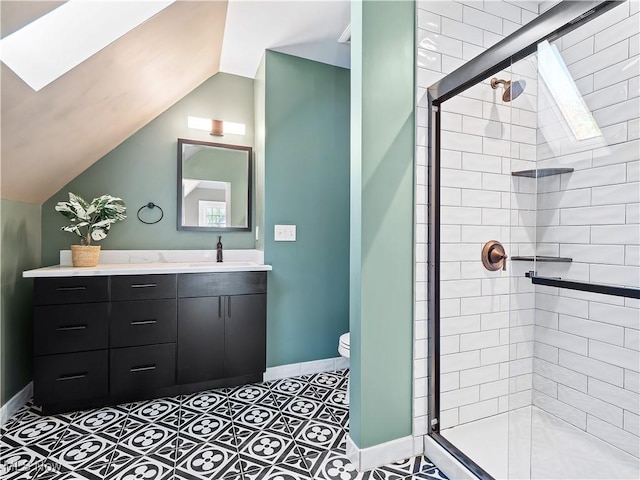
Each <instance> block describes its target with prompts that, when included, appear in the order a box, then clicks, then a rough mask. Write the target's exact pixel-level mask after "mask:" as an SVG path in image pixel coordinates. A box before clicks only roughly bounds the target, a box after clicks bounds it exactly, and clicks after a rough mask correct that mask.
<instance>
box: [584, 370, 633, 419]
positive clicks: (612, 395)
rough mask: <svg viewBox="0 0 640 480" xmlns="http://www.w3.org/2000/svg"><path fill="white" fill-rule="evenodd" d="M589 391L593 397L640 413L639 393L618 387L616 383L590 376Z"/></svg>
mask: <svg viewBox="0 0 640 480" xmlns="http://www.w3.org/2000/svg"><path fill="white" fill-rule="evenodd" d="M588 393H589V395H591V396H592V397H596V398H599V399H600V400H604V401H605V402H608V403H610V404H612V405H617V406H619V407H622V408H624V409H625V410H629V411H630V412H632V413H635V414H636V415H638V414H640V398H639V397H638V394H637V393H634V392H631V391H629V390H626V389H623V388H620V387H616V386H615V385H611V384H610V383H607V382H602V381H600V380H598V379H595V378H589V391H588Z"/></svg>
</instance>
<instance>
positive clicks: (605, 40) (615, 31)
mask: <svg viewBox="0 0 640 480" xmlns="http://www.w3.org/2000/svg"><path fill="white" fill-rule="evenodd" d="M639 24H640V19H638V17H637V16H636V15H633V16H631V17H629V18H626V19H624V20H622V21H621V22H619V23H616V24H614V25H612V26H610V27H608V28H606V29H604V30H601V31H600V32H598V33H596V34H595V36H594V37H595V42H596V43H595V47H596V49H595V51H596V52H598V51H600V50H603V49H605V48H607V47H609V46H611V45H614V44H616V43H619V42H620V41H622V40H624V39H626V38H629V37H631V36H633V34H634V33H635V32H637V31H638V25H639Z"/></svg>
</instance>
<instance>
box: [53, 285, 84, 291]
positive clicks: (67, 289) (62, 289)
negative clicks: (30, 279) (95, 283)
mask: <svg viewBox="0 0 640 480" xmlns="http://www.w3.org/2000/svg"><path fill="white" fill-rule="evenodd" d="M86 289H87V287H84V286H80V287H58V288H56V290H58V291H59V292H70V291H73V290H86Z"/></svg>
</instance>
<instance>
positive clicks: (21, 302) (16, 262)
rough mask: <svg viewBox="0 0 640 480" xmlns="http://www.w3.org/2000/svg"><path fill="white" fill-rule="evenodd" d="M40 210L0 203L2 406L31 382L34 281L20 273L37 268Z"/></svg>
mask: <svg viewBox="0 0 640 480" xmlns="http://www.w3.org/2000/svg"><path fill="white" fill-rule="evenodd" d="M40 212H41V207H40V205H31V204H28V203H21V202H14V201H11V200H5V199H2V203H1V204H0V223H1V232H2V243H1V244H0V245H1V246H0V257H1V271H2V302H1V304H0V305H1V307H0V308H1V310H2V314H1V322H2V355H1V356H2V392H1V395H0V400H1V403H2V404H3V405H4V404H5V403H6V402H7V400H9V399H10V398H11V397H12V396H14V395H15V394H16V393H18V392H19V391H20V390H21V389H22V388H23V387H24V386H26V385H27V384H28V383H29V382H30V381H31V365H32V363H31V355H32V349H31V344H32V340H31V334H32V328H33V327H32V321H33V313H32V312H33V306H32V299H33V280H32V279H24V278H22V272H23V270H30V269H32V268H38V267H40V242H41V226H40Z"/></svg>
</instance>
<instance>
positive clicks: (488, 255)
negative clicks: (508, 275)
mask: <svg viewBox="0 0 640 480" xmlns="http://www.w3.org/2000/svg"><path fill="white" fill-rule="evenodd" d="M480 258H481V260H482V265H484V268H486V269H487V270H489V271H492V272H495V271H496V270H500V269H502V270H506V269H507V258H509V257H508V256H507V254H506V252H505V251H504V247H503V246H502V244H501V243H500V242H499V241H498V240H490V241H488V242H487V243H485V244H484V246H483V247H482V254H481V256H480Z"/></svg>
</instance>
